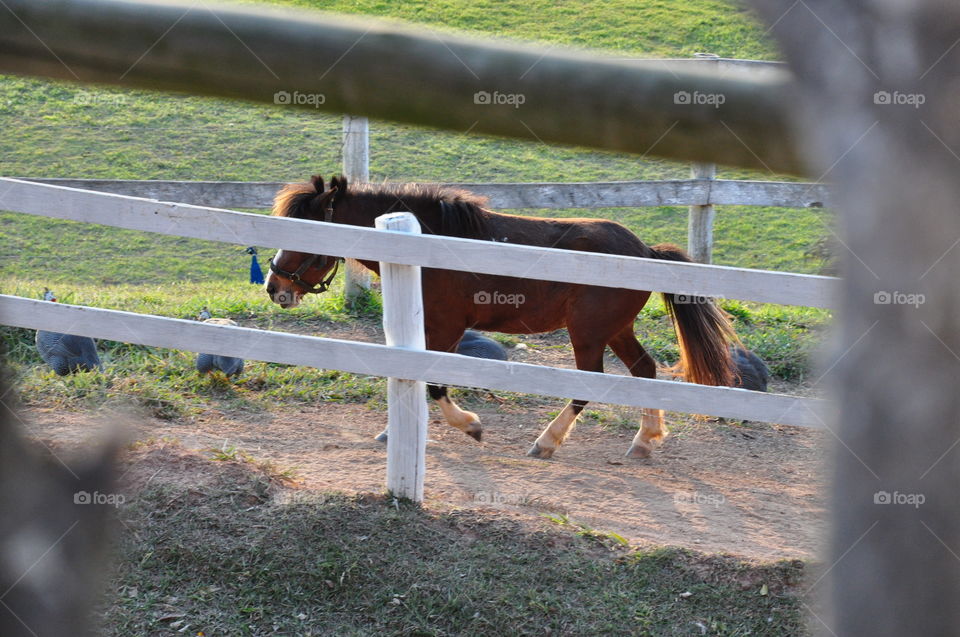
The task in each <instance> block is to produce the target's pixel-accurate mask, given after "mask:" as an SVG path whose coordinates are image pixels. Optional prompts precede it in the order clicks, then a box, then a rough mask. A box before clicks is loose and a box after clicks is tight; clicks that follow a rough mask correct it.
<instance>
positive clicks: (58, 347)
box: [36, 288, 103, 376]
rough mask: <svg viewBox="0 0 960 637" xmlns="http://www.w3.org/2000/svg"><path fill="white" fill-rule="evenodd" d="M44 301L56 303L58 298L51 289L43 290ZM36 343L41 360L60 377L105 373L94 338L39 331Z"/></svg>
mask: <svg viewBox="0 0 960 637" xmlns="http://www.w3.org/2000/svg"><path fill="white" fill-rule="evenodd" d="M43 300H44V301H50V302H51V303H56V302H57V297H56V295H55V294H54V293H53V292H51V291H50V290H49V289H47V288H43ZM36 343H37V351H38V352H40V358H42V359H43V362H44V363H46V364H47V365H49V366H50V367H51V368H52V369H53V371H54V372H56V373H57V375H58V376H66V375H67V374H72V373H74V372H79V371H84V372H92V371H94V370H99V371H103V364H102V363H101V362H100V357H99V356H98V355H97V344H96V342H95V341H94V340H93V339H92V338H89V337H87V336H74V335H73V334H61V333H60V332H46V331H43V330H37V338H36Z"/></svg>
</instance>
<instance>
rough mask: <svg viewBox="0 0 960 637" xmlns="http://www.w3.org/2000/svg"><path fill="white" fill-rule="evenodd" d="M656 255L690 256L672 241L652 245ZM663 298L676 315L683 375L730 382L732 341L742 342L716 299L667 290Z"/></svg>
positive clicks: (712, 382) (694, 380) (701, 380)
mask: <svg viewBox="0 0 960 637" xmlns="http://www.w3.org/2000/svg"><path fill="white" fill-rule="evenodd" d="M651 251H652V252H653V258H654V259H663V260H665V261H682V262H685V263H690V262H691V259H690V257H688V256H687V254H686V253H685V252H684V251H683V250H681V249H680V248H678V247H677V246H675V245H673V244H669V243H664V244H660V245H656V246H653V247H652V248H651ZM663 302H664V305H666V306H667V311H668V312H669V313H670V317H671V318H672V319H673V326H674V329H676V332H677V341H678V343H679V344H680V363H679V365H678V366H679V368H680V370H681V371H682V373H683V376H684V379H685V380H687V381H688V382H691V383H700V384H701V385H727V386H729V385H731V384H732V383H733V379H734V375H735V367H734V362H733V359H732V357H731V354H730V345H731V344H739V343H740V339H739V338H737V334H736V332H734V330H733V325H731V324H730V319H729V318H728V316H727V314H726V312H724V311H723V310H722V309H720V308H719V307H718V306H717V304H716V303H714V301H713V299H710V298H708V297H702V296H691V295H687V294H673V293H668V292H664V293H663Z"/></svg>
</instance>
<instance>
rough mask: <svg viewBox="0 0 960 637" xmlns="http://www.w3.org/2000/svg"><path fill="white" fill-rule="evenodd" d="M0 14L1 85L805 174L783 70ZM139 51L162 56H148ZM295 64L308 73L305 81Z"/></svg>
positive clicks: (182, 5)
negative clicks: (190, 100)
mask: <svg viewBox="0 0 960 637" xmlns="http://www.w3.org/2000/svg"><path fill="white" fill-rule="evenodd" d="M3 7H4V9H5V10H4V11H0V72H9V73H17V74H22V75H39V76H43V77H51V78H60V79H65V80H68V81H82V82H94V83H100V84H113V85H118V86H126V87H139V88H150V89H160V90H170V91H180V92H186V93H192V94H195V95H213V96H220V97H230V98H238V99H245V100H250V101H254V102H260V103H268V104H275V105H278V106H279V107H280V108H302V109H309V110H310V111H312V112H317V111H327V112H333V113H350V114H352V115H359V116H366V117H373V118H380V119H387V120H395V121H401V122H405V123H409V124H418V125H424V126H432V127H439V128H445V129H449V130H453V131H457V132H462V131H465V130H468V129H469V130H471V131H472V132H474V133H481V134H483V133H487V134H494V135H503V136H508V137H515V138H519V139H529V140H532V141H545V142H554V143H560V144H572V145H577V146H583V147H587V148H601V149H606V150H614V151H626V152H633V153H637V154H647V153H652V154H654V155H657V156H660V157H665V158H669V159H680V160H688V161H704V162H715V163H718V164H728V165H736V166H743V167H747V168H756V169H768V170H773V171H777V172H785V173H791V174H804V173H805V172H806V171H807V170H808V167H807V166H806V165H805V164H804V162H803V161H802V160H801V159H800V154H799V145H798V144H797V143H796V142H797V140H795V139H794V133H793V128H792V127H791V126H790V125H789V123H788V122H789V114H790V113H791V112H792V107H793V105H794V93H793V91H791V90H790V88H791V81H792V77H791V76H790V74H789V73H786V72H784V71H782V70H779V69H762V71H763V72H761V71H760V70H751V71H748V72H736V70H735V69H731V70H728V71H726V72H725V73H724V74H723V75H721V74H719V73H709V72H706V71H705V70H704V69H703V68H696V67H694V66H692V65H690V64H671V63H669V62H649V61H647V62H626V61H623V60H621V59H616V58H613V57H610V56H602V55H598V54H596V53H591V52H586V51H576V52H574V51H571V50H569V49H564V48H560V47H556V48H553V49H544V48H543V47H542V46H541V47H539V48H537V47H534V46H529V45H522V44H517V43H510V42H505V41H503V40H502V39H501V40H494V39H493V38H488V39H479V38H472V37H465V36H456V35H450V34H447V33H435V32H429V31H427V30H425V29H422V28H420V29H418V28H412V27H409V26H404V25H401V24H398V23H396V22H387V21H384V20H376V19H368V18H362V19H361V18H355V17H354V18H344V17H343V16H337V15H332V14H325V13H319V12H315V11H291V10H277V9H264V8H259V7H249V6H223V5H219V6H206V7H205V9H204V10H203V11H195V10H192V9H193V8H194V5H193V4H191V3H187V2H175V1H168V2H162V3H161V2H128V1H122V0H72V1H71V2H36V0H6V1H5V2H4V3H3ZM28 25H29V26H28ZM171 25H175V26H176V28H173V27H172V26H171ZM48 42H49V43H53V45H54V46H55V48H56V55H51V50H50V49H49V48H48V45H47V44H46V43H48ZM150 42H159V43H161V46H156V47H151V48H147V49H146V51H145V43H150ZM254 51H256V54H251V53H252V52H254ZM305 64H308V65H309V67H310V68H311V69H314V70H316V72H308V73H305V72H304V65H305ZM324 69H325V70H324ZM497 93H499V94H501V95H507V96H520V95H522V96H523V105H522V107H521V108H519V109H518V108H514V106H513V105H512V104H509V103H506V102H503V101H502V100H496V99H492V98H493V95H494V94H497ZM683 93H686V94H690V95H694V94H697V93H700V94H704V95H723V97H724V99H723V104H722V105H720V106H719V108H715V106H716V105H715V104H711V103H694V102H691V101H683V100H679V99H678V98H677V96H678V94H683ZM297 96H300V97H307V98H312V99H306V100H301V99H298V98H297ZM598 118H599V120H602V121H599V123H598ZM527 122H531V123H535V125H534V127H533V128H531V127H530V126H529V125H528V124H527ZM638 122H642V125H638Z"/></svg>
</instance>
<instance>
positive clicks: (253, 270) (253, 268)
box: [247, 247, 263, 285]
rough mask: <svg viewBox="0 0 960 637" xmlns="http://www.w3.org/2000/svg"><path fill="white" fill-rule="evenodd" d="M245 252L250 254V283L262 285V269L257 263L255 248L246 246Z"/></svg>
mask: <svg viewBox="0 0 960 637" xmlns="http://www.w3.org/2000/svg"><path fill="white" fill-rule="evenodd" d="M247 253H248V254H249V255H250V283H256V284H258V285H262V284H263V270H261V269H260V264H259V263H257V249H256V248H254V247H249V248H247Z"/></svg>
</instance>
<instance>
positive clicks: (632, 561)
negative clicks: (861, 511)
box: [98, 460, 804, 636]
mask: <svg viewBox="0 0 960 637" xmlns="http://www.w3.org/2000/svg"><path fill="white" fill-rule="evenodd" d="M211 464H216V465H218V466H223V465H224V464H233V463H230V462H229V460H222V461H221V462H216V463H211ZM240 466H241V467H249V466H250V464H249V463H240ZM224 468H225V469H231V468H234V467H224ZM204 482H205V483H206V486H204V487H203V488H202V489H199V490H197V489H190V488H188V486H183V487H181V486H171V485H169V484H162V485H156V486H152V487H148V488H147V490H146V491H144V492H141V493H137V494H132V495H131V496H129V497H128V500H127V502H128V503H127V504H126V505H124V506H123V507H121V510H120V516H121V519H122V521H123V525H122V528H121V534H120V537H119V541H118V549H119V554H118V556H117V560H116V562H117V564H118V567H117V569H116V571H115V573H114V575H113V576H112V577H111V579H110V582H109V587H108V592H107V595H106V596H105V600H104V602H103V604H102V608H101V613H102V616H103V619H104V626H103V628H102V629H101V630H100V631H99V632H98V634H102V635H146V634H173V633H174V632H175V631H177V630H181V629H185V633H186V634H191V635H196V634H199V633H200V632H202V633H204V634H206V635H238V636H239V635H263V634H285V635H374V634H376V635H437V636H440V635H494V634H518V635H543V634H562V635H600V634H617V635H625V634H630V635H657V636H665V635H699V634H709V635H797V634H804V629H803V627H802V619H801V610H800V606H801V598H800V596H799V595H798V588H799V585H800V584H801V582H802V580H803V577H804V565H803V564H802V563H801V562H797V561H792V562H787V561H782V562H776V563H761V564H757V563H750V562H744V561H741V560H738V559H736V558H732V557H723V556H704V555H701V554H697V553H694V552H689V551H684V550H680V549H674V548H662V549H653V550H640V551H635V550H630V549H628V548H626V547H624V546H623V545H622V543H621V542H620V541H619V540H617V539H616V538H615V537H614V535H615V534H609V533H604V532H602V531H597V530H594V529H589V528H587V527H584V526H582V525H578V524H577V523H575V522H572V521H570V520H562V521H561V523H560V524H559V525H550V524H547V523H545V524H540V525H536V526H530V525H525V524H522V523H520V522H517V521H515V520H514V519H504V518H502V517H498V516H497V515H496V514H494V513H482V512H477V511H470V510H433V509H431V508H419V507H415V506H412V505H410V504H408V503H405V502H398V501H395V500H391V499H390V498H382V497H378V496H357V497H344V496H340V495H318V494H298V493H293V494H290V493H278V492H277V489H276V487H273V486H270V480H269V479H267V478H266V477H265V476H264V475H262V474H260V473H259V472H257V471H253V470H250V469H242V470H241V469H236V468H234V470H233V471H227V472H225V473H224V474H223V477H222V478H221V479H219V480H217V481H216V482H215V483H213V484H209V483H207V482H208V481H204ZM700 626H702V627H703V628H702V629H701V628H700ZM185 627H187V628H185ZM701 630H703V631H706V632H704V633H701Z"/></svg>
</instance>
